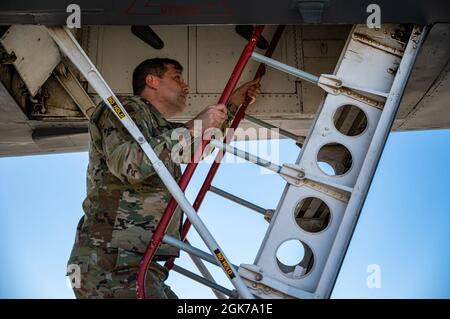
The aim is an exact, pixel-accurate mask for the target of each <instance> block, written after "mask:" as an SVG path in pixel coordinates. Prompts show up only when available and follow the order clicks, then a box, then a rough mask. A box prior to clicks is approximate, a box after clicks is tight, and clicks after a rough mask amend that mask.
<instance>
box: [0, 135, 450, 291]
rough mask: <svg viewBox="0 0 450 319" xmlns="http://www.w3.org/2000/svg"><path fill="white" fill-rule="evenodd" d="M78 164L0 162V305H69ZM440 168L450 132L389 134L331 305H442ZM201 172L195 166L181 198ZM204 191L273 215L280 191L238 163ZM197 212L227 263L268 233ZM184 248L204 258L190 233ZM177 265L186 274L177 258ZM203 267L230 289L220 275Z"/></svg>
mask: <svg viewBox="0 0 450 319" xmlns="http://www.w3.org/2000/svg"><path fill="white" fill-rule="evenodd" d="M239 146H240V147H242V146H243V144H241V143H240V144H239ZM252 147H255V145H253V146H252ZM252 147H250V150H252ZM280 150H281V156H280V163H293V162H294V161H295V159H296V158H297V155H298V148H297V147H296V146H295V145H294V144H293V142H292V141H289V140H283V141H281V142H280ZM87 161H88V158H87V153H85V152H83V153H70V154H59V155H41V156H29V157H14V158H1V159H0V164H1V166H0V167H1V179H0V259H1V268H0V269H1V272H0V298H73V293H72V291H71V289H70V288H68V286H67V284H66V279H65V276H64V274H65V265H66V261H67V258H68V256H69V254H70V249H71V247H72V244H73V239H74V234H75V227H76V224H77V223H78V220H79V218H80V216H81V215H82V208H81V203H82V201H83V199H84V196H85V189H86V187H85V173H86V167H87ZM448 163H450V130H435V131H419V132H403V133H393V134H391V135H390V137H389V140H388V143H387V145H386V148H385V151H384V153H383V156H382V159H381V162H380V165H379V167H378V170H377V173H376V175H375V178H374V181H373V183H372V186H371V188H370V191H369V195H368V197H367V200H366V203H365V206H364V209H363V211H362V214H361V217H360V219H359V223H358V225H357V227H356V230H355V233H354V235H353V238H352V242H351V244H350V247H349V250H348V252H347V255H346V258H345V260H344V264H343V266H342V269H341V272H340V274H339V277H338V280H337V282H336V286H335V289H334V291H333V294H332V297H333V298H449V297H450V275H449V274H448V269H449V268H450V240H449V239H450V235H449V230H450V201H449V200H448V198H449V197H450V196H449V195H450V166H449V165H448ZM208 168H209V165H207V164H200V165H199V168H198V170H197V173H196V175H195V177H194V179H193V181H192V184H191V185H190V186H189V188H188V190H187V192H186V193H187V196H188V198H189V199H191V200H192V199H193V198H194V196H195V195H196V194H197V190H198V188H199V187H200V185H201V182H202V181H203V177H204V176H205V175H206V173H207V170H208ZM213 185H214V186H216V187H219V188H221V189H224V190H227V191H229V192H232V193H233V194H236V195H238V196H241V197H243V198H245V199H247V200H248V201H251V202H253V203H256V204H258V205H260V206H262V207H266V208H274V207H276V205H277V203H278V200H279V198H280V196H281V192H282V190H283V188H284V185H285V183H284V181H283V180H282V179H281V178H280V177H278V176H277V175H275V174H263V172H262V171H261V169H260V168H258V167H256V166H254V165H253V164H249V163H241V164H225V165H222V167H221V169H220V170H219V173H218V175H217V177H216V179H215V180H214V182H213ZM200 213H201V216H202V218H203V220H204V222H205V224H206V225H207V226H208V228H209V229H210V231H211V232H212V233H213V235H214V236H215V238H216V239H217V241H218V242H219V244H220V245H221V246H222V248H223V250H224V252H225V253H226V254H227V256H228V257H229V258H230V260H231V261H232V262H233V263H234V264H240V263H252V262H253V260H254V258H255V256H256V253H257V250H258V247H259V245H260V243H261V240H262V238H263V236H264V233H265V230H266V228H267V225H268V224H267V222H266V221H265V220H264V219H263V218H262V217H261V215H259V214H258V213H255V212H253V211H251V210H249V209H246V208H242V207H241V206H239V205H236V204H234V203H231V202H229V201H227V200H225V199H222V198H220V197H218V196H217V195H215V194H212V193H209V194H208V196H207V197H206V200H205V201H204V204H203V206H202V208H201V212H200ZM189 239H190V241H191V243H193V244H194V245H195V246H197V247H199V248H202V249H204V250H206V247H205V246H204V244H203V243H202V242H201V240H200V239H199V237H198V235H197V234H196V233H195V231H192V232H191V233H190V235H189ZM177 264H179V265H181V266H183V267H186V268H188V269H191V270H194V269H195V268H194V266H192V264H191V262H190V261H189V258H188V257H187V256H186V255H185V254H184V253H182V256H181V258H179V260H178V261H177ZM370 264H377V265H379V266H380V269H381V288H372V289H369V288H368V287H367V285H366V280H367V277H368V276H369V275H370V274H369V273H368V272H367V267H368V265H370ZM209 268H210V269H211V271H212V272H213V274H214V275H215V276H216V278H217V280H218V282H220V283H221V284H223V285H225V286H227V287H231V285H230V284H229V283H228V282H227V280H226V278H225V276H224V275H223V273H222V271H221V270H220V269H218V268H216V267H214V266H211V267H209ZM168 284H169V285H171V287H172V289H173V290H174V291H175V292H176V293H177V294H178V296H179V297H181V298H214V295H213V294H212V292H211V291H210V290H209V288H206V287H204V286H202V285H201V284H198V283H195V282H192V281H191V280H189V279H187V278H185V277H183V276H181V275H179V274H177V273H175V272H171V274H170V277H169V280H168Z"/></svg>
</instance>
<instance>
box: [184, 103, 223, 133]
mask: <svg viewBox="0 0 450 319" xmlns="http://www.w3.org/2000/svg"><path fill="white" fill-rule="evenodd" d="M227 112H228V111H227V107H226V106H225V104H215V105H210V106H208V107H206V108H205V109H204V110H203V111H202V112H200V113H199V114H198V115H197V116H196V117H195V118H194V119H193V120H191V121H189V122H187V123H186V127H187V128H188V129H189V131H191V134H193V133H194V132H193V128H194V121H202V131H203V132H204V131H206V130H207V129H209V128H220V127H221V126H222V124H223V122H224V121H225V120H226V119H227V117H228V115H227ZM203 132H202V133H203Z"/></svg>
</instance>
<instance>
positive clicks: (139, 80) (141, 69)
mask: <svg viewBox="0 0 450 319" xmlns="http://www.w3.org/2000/svg"><path fill="white" fill-rule="evenodd" d="M168 64H172V65H173V66H174V68H175V70H178V71H180V72H182V71H183V67H182V66H181V64H180V62H178V61H176V60H173V59H169V58H153V59H147V60H145V61H144V62H142V63H141V64H139V65H138V66H137V67H136V68H135V69H134V71H133V94H134V95H138V94H141V92H142V91H143V90H144V88H145V78H146V77H147V75H149V74H152V75H156V76H157V77H160V78H162V77H163V76H164V73H166V71H167V67H166V65H168Z"/></svg>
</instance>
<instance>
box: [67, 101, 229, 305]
mask: <svg viewBox="0 0 450 319" xmlns="http://www.w3.org/2000/svg"><path fill="white" fill-rule="evenodd" d="M121 102H122V105H123V106H124V108H125V109H126V111H127V112H128V114H129V115H130V117H131V118H132V120H133V121H134V122H135V123H136V125H137V126H138V127H139V129H140V130H141V132H142V133H143V135H144V137H145V138H146V140H147V141H148V142H149V144H150V145H151V146H152V148H153V149H154V151H155V153H156V155H157V156H158V157H159V158H160V159H161V161H163V163H164V165H165V166H166V167H167V169H168V170H169V171H170V173H171V174H172V176H173V177H174V178H175V179H176V180H177V181H178V179H179V178H180V176H181V170H180V166H179V164H177V163H174V162H173V161H172V160H171V156H170V155H171V150H172V148H173V147H174V146H175V145H177V144H178V143H179V141H178V140H172V139H171V136H172V133H174V130H177V129H182V128H183V125H181V124H176V123H172V122H169V121H167V120H166V119H164V118H163V116H162V115H161V114H160V113H159V111H158V110H157V109H156V108H155V107H154V106H152V105H151V104H150V103H149V102H147V101H146V100H144V99H143V98H141V97H139V96H133V97H127V98H124V99H122V101H121ZM236 111H237V107H235V106H233V105H231V107H230V109H229V118H228V120H227V123H226V125H228V124H229V123H230V121H231V119H232V118H233V117H234V114H235V113H236ZM89 132H90V136H91V140H90V149H89V166H88V171H87V197H86V199H85V200H84V202H83V210H84V213H85V214H84V216H83V218H82V219H81V220H80V223H79V225H78V228H77V234H76V240H75V244H74V247H73V249H72V253H71V256H70V258H69V261H68V265H69V266H70V265H78V266H79V267H80V269H81V287H80V288H79V289H74V291H75V294H76V296H77V297H81V298H102V297H105V298H114V297H119V298H128V297H129V298H134V297H135V291H134V289H135V280H136V276H137V271H138V265H139V261H140V259H141V257H142V254H143V253H144V252H145V249H146V247H147V245H148V243H149V242H150V239H151V236H152V234H153V231H154V229H155V228H156V226H157V224H158V222H159V220H160V218H161V216H162V214H163V213H164V210H165V208H166V206H167V204H168V202H169V200H170V198H171V194H170V193H169V191H168V190H167V189H166V188H165V186H164V184H163V183H162V181H161V179H160V178H159V176H158V175H157V174H156V172H155V171H154V168H153V166H152V164H151V162H150V161H149V160H148V159H147V157H146V156H145V154H144V153H143V152H142V150H141V148H140V146H139V145H138V143H137V142H136V141H135V140H134V139H133V137H132V136H131V135H130V134H129V133H128V132H127V131H126V129H125V127H124V126H123V125H122V124H121V123H119V120H118V119H117V118H116V117H115V116H114V114H113V113H112V112H111V111H110V110H109V109H108V108H107V106H106V105H105V104H104V103H101V104H99V106H97V108H96V110H95V111H94V113H93V114H92V117H91V120H90V122H89ZM178 145H179V144H178ZM181 223H182V213H181V210H180V208H177V210H176V211H175V213H174V215H173V217H172V220H171V222H170V224H169V226H168V229H167V231H166V233H167V234H169V235H171V236H173V237H175V238H177V239H180V228H181ZM178 255H179V250H178V249H177V248H175V247H173V246H170V245H167V244H161V245H160V246H159V248H158V250H157V252H156V256H155V259H154V260H166V259H168V258H169V257H171V256H178ZM125 257H126V258H125ZM161 268H162V269H161ZM164 269H165V268H164V267H162V266H160V265H159V264H157V263H152V267H151V269H150V270H149V273H148V276H147V279H148V289H149V293H148V295H149V296H154V297H155V298H164V296H165V295H166V296H167V297H176V296H175V294H173V292H171V291H170V289H168V288H167V286H165V285H164V283H163V282H164V280H165V278H166V277H167V275H166V274H164V275H162V274H161V273H162V272H164ZM130 291H132V293H130Z"/></svg>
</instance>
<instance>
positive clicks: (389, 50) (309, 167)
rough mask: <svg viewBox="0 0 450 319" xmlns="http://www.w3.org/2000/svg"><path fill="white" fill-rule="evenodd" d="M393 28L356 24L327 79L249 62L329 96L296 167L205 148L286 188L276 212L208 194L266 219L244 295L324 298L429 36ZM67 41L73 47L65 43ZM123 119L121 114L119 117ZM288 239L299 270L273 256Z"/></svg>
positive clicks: (57, 33) (115, 106)
mask: <svg viewBox="0 0 450 319" xmlns="http://www.w3.org/2000/svg"><path fill="white" fill-rule="evenodd" d="M397 27H398V26H395V25H386V26H383V27H382V28H381V29H378V30H377V29H369V28H366V27H365V26H363V25H357V26H355V27H354V28H353V29H352V31H351V33H350V36H349V38H348V40H347V43H346V44H345V47H344V50H343V52H342V55H341V57H340V59H339V61H338V64H337V66H336V69H335V72H334V74H333V75H321V76H320V77H317V76H314V75H311V74H308V73H306V72H303V71H301V70H297V69H295V68H292V67H290V66H287V65H284V64H281V63H279V62H277V61H274V60H272V59H269V58H266V57H264V56H261V55H259V54H256V53H254V54H253V58H254V59H255V60H257V61H260V62H263V63H265V64H267V65H269V66H272V67H275V68H277V69H280V70H282V71H284V72H288V73H290V74H293V75H295V76H297V77H300V78H302V79H304V80H306V81H309V82H313V83H315V84H317V85H319V86H320V87H321V88H323V89H324V90H325V91H326V92H327V93H328V94H327V95H326V97H325V99H324V102H323V104H322V106H321V107H320V109H319V111H318V114H317V116H316V119H315V122H314V123H313V125H312V127H311V129H310V131H309V133H308V136H307V137H306V140H305V141H304V144H303V147H302V149H301V151H300V154H299V157H298V159H297V161H296V163H295V164H284V165H282V166H278V165H275V164H273V163H270V162H268V161H265V160H262V159H260V158H258V157H256V156H252V155H250V154H247V153H245V152H242V151H240V150H237V149H236V148H233V147H231V146H228V145H225V144H223V143H222V142H220V141H217V140H213V141H211V144H212V145H214V146H216V147H218V148H221V149H223V150H225V151H227V152H231V153H234V154H235V155H237V156H240V157H244V158H246V159H247V160H249V161H251V162H253V163H255V164H258V165H262V166H264V167H266V168H268V169H271V170H273V171H275V172H277V173H279V174H280V176H281V177H283V178H284V179H286V181H287V182H288V185H287V186H286V188H285V190H284V192H283V195H282V198H281V200H280V202H279V204H278V207H277V208H276V210H275V211H274V212H272V211H271V210H266V209H264V208H261V207H259V206H256V205H254V204H251V203H248V202H246V201H244V200H242V199H239V198H238V197H236V196H234V195H232V194H229V193H226V192H224V191H221V190H219V189H217V188H214V187H212V189H211V191H213V192H215V193H216V194H219V195H221V196H224V197H226V198H228V199H230V200H233V201H235V202H238V203H240V204H242V205H245V206H247V207H249V208H252V209H254V210H256V211H259V212H260V213H262V214H264V215H265V216H266V218H267V219H270V225H269V228H268V231H267V233H266V236H265V238H264V240H263V243H262V245H261V247H260V250H259V252H258V254H257V257H256V260H255V262H254V264H251V265H250V264H243V265H241V266H240V267H239V270H238V273H237V274H236V275H237V276H236V277H235V280H233V281H232V282H233V284H234V285H235V287H236V288H237V290H238V292H239V294H240V295H241V297H244V298H250V297H252V296H256V297H259V298H328V297H329V296H330V294H331V290H332V288H333V286H334V282H335V280H336V277H337V274H338V271H339V268H340V266H341V264H342V261H343V258H344V255H345V252H346V250H347V246H348V244H349V241H350V238H351V235H352V233H353V230H354V228H355V226H356V223H357V221H358V217H359V213H360V211H361V208H362V206H363V204H364V200H365V197H366V194H367V191H368V189H369V186H370V183H371V180H372V177H373V175H374V173H375V170H376V166H377V164H378V161H379V158H380V156H381V153H382V150H383V148H384V145H385V142H386V139H387V136H388V134H389V132H390V130H391V127H392V123H393V121H394V118H395V114H396V112H397V109H398V106H399V102H400V99H401V96H402V94H403V90H404V88H405V86H406V83H407V80H408V76H409V74H410V72H411V70H412V67H413V64H414V61H415V59H416V56H417V53H418V50H419V48H420V46H421V44H422V42H423V39H424V37H425V28H424V27H414V28H413V29H412V31H411V35H410V38H409V40H406V41H405V43H403V42H400V41H398V40H395V39H392V38H390V37H388V36H386V35H390V34H391V32H394V31H395V29H396V28H397ZM50 34H51V35H52V37H53V38H54V39H55V41H56V42H57V43H58V44H59V45H60V47H61V48H62V50H63V51H64V52H65V53H66V55H68V56H69V57H70V58H71V59H72V62H74V64H76V65H77V66H78V67H81V68H82V71H83V69H84V72H82V73H83V75H84V76H85V77H86V78H87V79H88V80H89V81H90V82H91V81H93V82H94V83H95V84H96V85H97V87H94V88H96V90H97V92H99V94H100V95H101V96H102V98H103V99H104V100H106V102H107V104H108V106H109V107H110V108H112V110H114V111H115V114H116V115H117V116H118V118H119V119H120V120H122V122H124V120H123V119H128V116H127V114H126V112H125V110H124V109H123V108H122V107H121V105H120V103H118V101H117V99H115V98H114V95H113V93H112V91H111V90H110V89H109V87H107V85H106V83H104V80H103V79H102V78H101V76H100V75H99V74H98V71H97V70H96V69H95V67H94V66H93V65H92V63H90V61H89V60H88V58H87V56H85V54H84V52H83V51H82V49H81V48H80V47H79V46H78V45H77V44H76V42H75V40H74V39H73V37H71V35H70V33H69V32H67V31H66V30H65V31H63V30H62V28H61V29H58V28H52V29H50ZM69 38H70V39H69ZM69 42H70V46H67V45H68V44H69ZM71 50H72V52H71ZM91 85H92V83H91ZM109 97H113V100H112V101H113V103H111V102H110V101H109V99H108V98H109ZM120 114H122V115H124V117H123V118H122V117H121V116H120ZM247 119H248V120H251V121H254V122H255V123H257V124H258V125H263V126H266V127H269V128H271V126H270V125H268V124H265V123H264V122H261V121H259V120H256V119H254V118H252V117H247ZM124 124H126V123H124ZM133 124H134V123H132V122H131V123H127V125H126V126H127V127H130V128H131V131H130V133H132V135H133V136H134V137H135V138H136V140H137V141H139V143H140V144H141V146H143V148H144V151H145V153H146V154H147V155H148V156H149V158H150V159H151V160H152V162H154V163H155V164H156V166H157V167H158V165H159V164H160V163H159V160H158V159H157V158H156V156H154V153H153V151H152V150H151V148H150V149H149V146H147V145H148V144H147V143H146V142H145V140H141V139H140V138H141V137H142V136H141V135H140V132H138V131H137V132H136V130H135V128H134V127H133ZM280 133H281V134H284V135H286V136H288V137H290V138H294V139H296V140H297V141H299V140H301V137H298V136H294V135H293V134H290V133H289V132H285V131H283V130H280ZM302 142H303V141H302ZM146 144H147V145H146ZM319 162H328V163H329V164H330V165H331V167H332V168H333V169H332V170H333V171H334V174H330V173H331V170H325V171H324V170H322V169H323V167H322V166H320V164H319ZM164 168H165V167H164V166H163V165H162V164H161V167H160V168H159V169H160V170H161V172H158V174H162V175H165V177H164V178H163V180H165V181H167V185H168V188H169V190H170V191H171V193H172V194H173V195H174V197H176V198H177V201H178V202H179V204H180V206H182V208H183V210H185V211H186V212H187V213H188V217H189V219H191V218H192V219H193V220H194V221H195V224H197V227H198V224H200V227H199V228H201V230H200V231H199V233H200V232H203V233H206V234H207V235H205V237H208V239H209V241H210V244H209V245H208V246H209V248H210V249H211V246H213V248H214V247H216V246H217V244H216V243H215V241H214V240H213V239H212V237H211V236H210V235H209V232H207V230H206V229H205V228H204V226H203V225H202V223H201V221H200V220H199V219H198V217H197V218H196V217H195V216H191V215H195V211H193V208H192V206H191V205H190V204H189V203H188V202H187V200H186V198H185V197H184V196H183V194H182V193H181V190H180V189H179V188H178V186H177V185H176V183H175V182H174V181H173V179H172V178H170V177H169V176H167V174H169V173H168V172H165V169H164ZM169 175H170V174H169ZM202 237H203V236H202ZM288 241H294V242H297V243H299V244H300V245H302V246H301V247H303V248H302V249H303V251H304V257H303V260H301V261H300V262H298V263H297V264H295V265H290V264H283V262H282V261H280V260H278V259H277V251H278V249H279V248H280V246H282V245H283V244H284V243H285V242H288ZM164 242H166V243H169V244H172V245H174V246H177V247H179V248H180V249H183V250H186V251H187V252H189V253H190V254H192V255H195V256H197V257H200V258H201V259H204V260H206V261H208V262H210V263H213V264H215V265H219V266H222V264H221V262H220V261H219V260H218V259H217V258H216V257H217V256H216V255H215V254H212V255H210V254H207V253H205V252H202V251H200V250H198V249H196V248H193V247H192V246H190V245H188V244H186V243H182V242H180V241H177V240H175V239H173V238H171V237H170V236H167V235H166V236H165V237H164ZM211 242H212V243H211ZM212 250H213V249H212ZM228 264H229V266H230V267H231V269H232V270H233V271H234V268H235V266H234V265H233V264H231V263H230V262H228ZM175 270H177V271H179V272H182V273H184V274H185V275H187V276H189V277H191V278H193V279H195V280H198V281H200V282H202V283H204V284H206V285H208V286H210V287H212V288H213V289H215V290H216V291H220V292H222V293H225V294H227V295H233V292H231V291H229V290H227V289H226V288H223V287H220V286H218V285H217V284H215V283H214V282H212V281H211V280H206V279H204V278H198V276H195V275H193V274H190V273H189V272H188V271H185V270H182V269H181V268H180V267H176V268H175ZM241 278H242V279H243V281H241ZM243 283H245V284H244V286H242V284H243ZM250 292H251V293H250Z"/></svg>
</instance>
